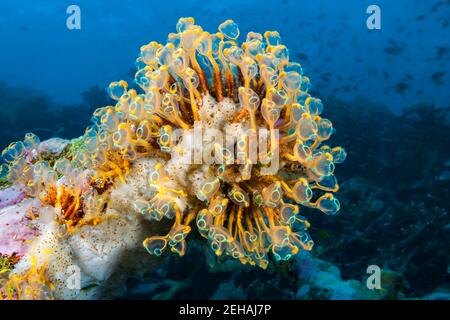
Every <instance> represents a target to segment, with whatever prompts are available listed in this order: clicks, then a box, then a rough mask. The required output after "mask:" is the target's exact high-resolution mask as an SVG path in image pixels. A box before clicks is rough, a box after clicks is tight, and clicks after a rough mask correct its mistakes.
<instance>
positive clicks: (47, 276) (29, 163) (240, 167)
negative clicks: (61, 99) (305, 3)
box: [0, 18, 346, 299]
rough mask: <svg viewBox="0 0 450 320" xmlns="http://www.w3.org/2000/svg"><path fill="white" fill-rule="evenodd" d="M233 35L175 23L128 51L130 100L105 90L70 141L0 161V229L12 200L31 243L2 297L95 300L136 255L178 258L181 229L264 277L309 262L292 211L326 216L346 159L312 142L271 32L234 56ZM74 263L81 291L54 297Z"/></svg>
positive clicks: (293, 68)
mask: <svg viewBox="0 0 450 320" xmlns="http://www.w3.org/2000/svg"><path fill="white" fill-rule="evenodd" d="M238 36H239V29H238V27H237V25H236V24H235V23H234V22H233V21H231V20H227V21H225V22H224V23H222V24H221V25H220V26H219V32H217V33H214V34H210V33H208V32H206V31H203V29H202V28H201V27H200V26H197V25H195V24H194V20H193V18H181V19H180V20H179V21H178V23H177V33H172V34H169V37H168V41H167V43H166V44H165V45H162V44H158V43H156V42H150V43H149V44H148V45H145V46H143V47H141V53H140V56H139V57H138V59H137V61H136V66H137V69H138V70H137V72H136V75H135V82H136V84H137V85H138V86H139V87H140V91H141V92H142V93H138V91H137V90H135V89H132V88H128V84H127V83H126V82H125V81H123V80H122V81H118V82H113V83H111V84H110V86H109V88H108V92H109V95H110V97H111V98H112V99H113V100H115V101H116V104H115V106H106V107H102V108H98V109H97V110H95V111H94V114H93V117H92V118H91V121H92V123H93V125H91V126H90V127H88V128H87V129H86V132H85V134H84V135H83V136H82V137H80V138H78V139H74V140H72V141H65V140H63V139H59V138H53V139H50V140H47V141H44V142H40V140H39V138H37V136H36V135H34V134H31V133H29V134H27V135H26V136H25V138H24V140H23V141H19V142H15V143H12V144H10V145H9V146H8V147H7V148H6V149H5V150H4V151H3V152H2V160H3V163H2V164H1V168H0V178H1V179H4V180H7V181H8V182H9V183H10V184H12V185H13V187H11V188H9V189H6V190H7V192H9V193H12V194H14V192H16V193H18V194H20V195H18V194H16V198H15V200H11V199H10V198H11V197H6V198H5V200H4V201H5V203H6V204H7V205H8V207H6V208H5V212H4V213H3V214H2V218H3V219H6V220H8V219H14V218H16V219H18V217H14V218H13V217H12V211H11V210H14V209H13V208H14V207H13V206H11V205H12V204H14V203H16V202H20V200H18V199H17V197H23V198H25V200H23V201H22V202H20V203H18V204H17V205H18V206H22V207H21V208H20V210H19V211H20V212H21V217H20V223H17V225H20V224H21V223H22V222H21V221H22V219H24V218H26V219H28V218H29V219H31V220H33V221H32V224H33V228H34V229H35V230H36V232H37V234H35V235H34V238H33V237H32V236H30V237H28V234H27V239H20V240H21V241H20V242H21V243H22V244H23V243H24V242H27V243H28V242H31V244H29V247H27V248H26V249H24V248H20V249H18V251H17V252H20V254H21V255H23V258H22V259H20V261H19V262H18V263H17V264H16V265H15V268H14V270H13V271H11V272H10V274H9V277H7V278H5V279H4V285H3V288H4V294H3V296H4V297H7V298H27V299H28V298H47V297H52V296H54V297H58V298H80V297H98V296H99V295H101V294H103V293H104V292H106V291H105V290H106V289H105V288H106V287H107V286H108V285H109V284H110V283H114V284H115V286H116V287H118V286H120V285H121V284H122V283H123V282H124V281H125V280H126V278H127V277H129V276H130V275H132V274H135V273H139V270H144V268H142V264H143V261H145V259H142V258H140V259H138V257H141V255H140V254H139V252H140V251H139V249H138V247H139V244H140V243H142V242H143V245H144V247H145V249H147V251H148V252H149V253H150V254H151V255H154V256H160V255H162V254H163V253H164V252H165V251H166V250H167V249H170V250H171V251H172V252H175V253H178V254H179V255H180V256H183V255H184V253H185V251H186V238H187V236H188V234H189V233H190V231H191V229H192V228H196V229H197V230H198V232H199V233H200V235H201V236H203V237H204V238H207V240H208V243H209V246H210V247H211V248H212V250H213V252H214V253H215V254H216V255H217V256H222V255H224V256H229V257H232V258H234V259H237V260H238V261H240V262H241V263H242V264H247V263H248V264H250V265H257V266H259V267H261V268H263V269H265V268H267V266H268V264H269V260H270V259H271V258H270V256H269V254H272V256H273V258H274V260H275V261H285V260H289V259H290V258H291V257H292V256H294V255H296V254H297V253H298V252H299V251H303V250H306V251H309V250H311V248H312V246H313V241H312V239H311V237H310V236H309V234H308V232H307V229H308V228H309V222H308V221H307V220H306V219H305V218H304V217H303V216H301V215H300V209H299V205H301V206H302V207H306V208H314V209H319V210H320V211H322V212H324V213H325V214H327V215H334V214H336V213H337V212H338V210H339V208H340V204H339V201H338V200H337V199H336V198H335V197H334V196H333V192H336V191H337V190H338V188H339V187H338V184H337V180H336V178H335V176H334V175H333V172H334V168H335V164H338V163H341V162H343V161H344V159H345V157H346V152H345V150H344V149H343V148H341V147H334V148H332V147H330V146H328V145H326V144H325V142H326V140H328V139H329V138H330V136H331V135H332V133H333V132H334V129H333V126H332V124H331V122H330V121H329V120H328V119H325V118H323V117H321V116H320V115H321V113H322V109H323V105H322V102H321V101H320V100H319V99H317V98H314V97H312V96H311V95H310V94H309V93H308V90H309V87H310V82H309V79H308V77H306V76H304V75H303V70H302V67H301V66H300V64H298V63H295V62H291V61H289V51H288V50H287V48H286V47H285V46H284V45H282V44H281V38H280V36H279V34H278V32H276V31H267V32H266V33H265V34H264V35H261V34H258V33H255V32H250V33H249V34H248V35H247V38H246V41H245V42H243V43H242V44H241V45H239V44H238V42H237V38H238ZM223 137H225V138H226V141H224V140H223ZM264 139H267V140H268V141H265V140H264ZM261 141H263V143H261ZM256 142H258V145H256ZM256 147H257V149H258V151H257V152H256ZM199 149H200V150H199ZM199 154H200V158H198V157H197V156H198V155H199ZM192 156H193V159H192ZM16 190H19V191H16ZM2 192H6V191H2ZM12 198H14V197H12ZM171 220H172V226H171V228H170V229H169V230H168V231H167V230H165V229H167V227H168V226H167V223H166V222H167V221H171ZM148 222H151V224H149V223H148ZM156 222H159V223H156ZM149 226H153V227H149ZM27 227H28V225H27ZM156 230H158V231H156ZM164 230H165V231H166V232H167V233H166V235H159V234H161V233H160V232H161V231H164ZM16 231H20V230H16ZM146 232H148V233H146ZM144 233H146V234H147V235H150V236H149V237H147V238H145V240H144V239H143V235H144ZM13 245H16V246H19V245H18V244H17V243H15V242H14V243H13V244H6V245H5V247H8V246H13ZM24 250H25V251H26V253H24ZM9 251H11V250H9ZM141 251H144V250H141ZM14 252H16V251H14ZM136 252H137V253H136ZM132 253H134V255H133V254H132ZM2 254H3V252H2ZM8 254H10V252H9V253H8ZM125 257H126V258H125ZM152 259H153V260H155V259H156V260H157V259H158V258H157V257H153V258H152ZM136 261H138V262H136ZM74 265H75V266H78V268H79V269H81V272H82V274H83V279H84V281H87V282H88V284H86V283H84V284H83V286H82V287H83V288H84V289H85V290H82V289H80V288H79V289H78V290H72V291H70V290H67V285H66V282H65V281H64V279H63V278H64V277H61V276H60V275H61V274H64V273H65V272H66V270H68V269H70V268H71V266H74ZM120 268H124V269H130V270H129V272H126V273H125V275H124V272H121V273H119V272H117V270H118V269H120ZM149 269H151V266H147V268H146V270H149ZM116 276H117V277H122V278H121V279H115V281H113V280H111V279H114V277H116ZM86 279H87V280H86ZM86 288H88V289H91V290H88V289H86ZM92 288H95V289H94V290H92ZM107 291H108V292H109V293H111V292H113V291H114V290H111V288H108V290H107Z"/></svg>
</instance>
